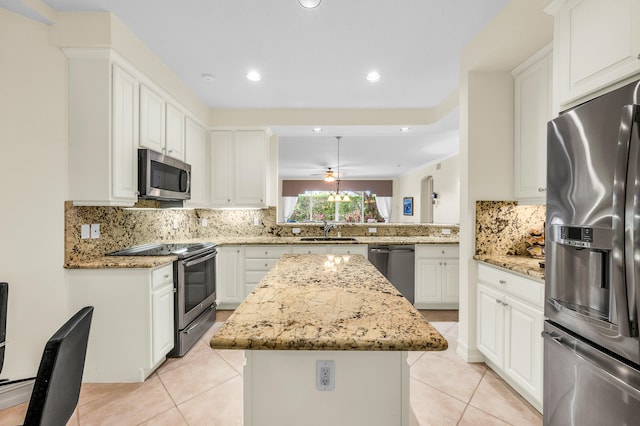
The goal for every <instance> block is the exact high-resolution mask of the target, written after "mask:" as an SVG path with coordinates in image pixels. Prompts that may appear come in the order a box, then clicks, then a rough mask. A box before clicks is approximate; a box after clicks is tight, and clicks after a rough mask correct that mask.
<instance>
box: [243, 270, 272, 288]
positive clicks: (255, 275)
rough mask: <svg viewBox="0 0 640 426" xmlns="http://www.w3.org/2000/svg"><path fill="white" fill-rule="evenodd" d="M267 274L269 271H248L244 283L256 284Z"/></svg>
mask: <svg viewBox="0 0 640 426" xmlns="http://www.w3.org/2000/svg"><path fill="white" fill-rule="evenodd" d="M265 275H267V271H246V272H245V274H244V283H245V284H251V285H256V284H258V283H259V282H260V281H261V280H262V279H263V278H264V276H265Z"/></svg>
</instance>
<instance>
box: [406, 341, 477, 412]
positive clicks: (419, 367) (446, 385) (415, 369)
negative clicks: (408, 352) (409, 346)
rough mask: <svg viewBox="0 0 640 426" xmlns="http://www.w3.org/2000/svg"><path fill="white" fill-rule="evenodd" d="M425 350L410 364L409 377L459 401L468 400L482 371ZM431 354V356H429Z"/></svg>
mask: <svg viewBox="0 0 640 426" xmlns="http://www.w3.org/2000/svg"><path fill="white" fill-rule="evenodd" d="M433 354H435V352H426V353H425V354H424V355H423V356H422V357H420V359H419V360H418V361H416V362H415V364H413V365H412V366H411V370H410V374H411V377H412V378H414V379H417V380H419V381H421V382H422V383H425V384H428V385H429V386H432V387H434V388H436V389H438V390H440V391H442V392H445V393H447V394H449V395H450V396H453V397H455V398H458V399H459V400H461V401H464V402H468V401H469V400H470V399H471V396H472V395H473V392H474V391H475V390H476V388H477V387H478V383H480V379H482V376H483V373H480V372H478V371H476V370H475V369H474V368H472V367H469V366H467V365H466V364H461V363H459V362H455V361H452V360H450V359H448V358H444V357H440V356H436V355H433ZM430 355H431V356H430Z"/></svg>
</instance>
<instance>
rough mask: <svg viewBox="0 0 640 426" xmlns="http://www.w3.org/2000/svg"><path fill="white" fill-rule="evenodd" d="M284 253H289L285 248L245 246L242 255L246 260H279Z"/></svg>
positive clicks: (287, 248)
mask: <svg viewBox="0 0 640 426" xmlns="http://www.w3.org/2000/svg"><path fill="white" fill-rule="evenodd" d="M286 253H289V247H286V246H282V247H273V246H247V247H245V249H244V255H245V257H246V258H247V259H250V258H257V259H280V258H281V257H282V255H283V254H286Z"/></svg>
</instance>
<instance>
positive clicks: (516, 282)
mask: <svg viewBox="0 0 640 426" xmlns="http://www.w3.org/2000/svg"><path fill="white" fill-rule="evenodd" d="M478 280H479V281H480V282H482V283H484V284H487V285H490V286H492V287H494V288H499V289H502V290H504V291H505V292H507V293H509V294H511V295H512V296H516V297H519V298H520V299H522V300H525V301H527V302H530V303H533V304H534V305H536V306H539V307H543V306H544V283H542V282H537V281H534V280H531V279H528V278H525V277H521V276H519V275H516V274H512V273H510V272H506V271H502V270H499V269H497V268H493V267H491V266H487V265H482V264H479V265H478Z"/></svg>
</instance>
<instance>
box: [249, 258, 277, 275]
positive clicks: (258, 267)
mask: <svg viewBox="0 0 640 426" xmlns="http://www.w3.org/2000/svg"><path fill="white" fill-rule="evenodd" d="M277 262H278V259H245V261H244V267H245V270H247V271H265V272H266V271H268V270H270V269H271V268H273V265H275V264H276V263H277Z"/></svg>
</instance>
